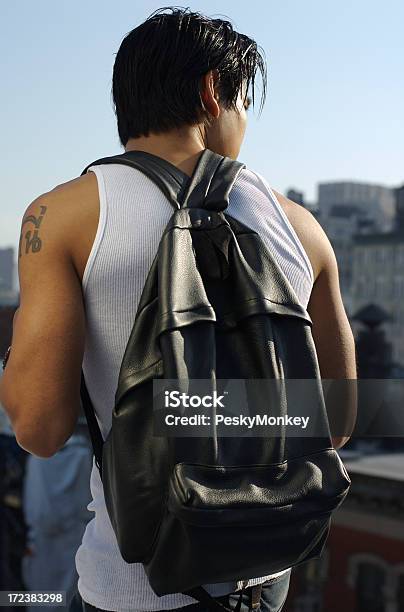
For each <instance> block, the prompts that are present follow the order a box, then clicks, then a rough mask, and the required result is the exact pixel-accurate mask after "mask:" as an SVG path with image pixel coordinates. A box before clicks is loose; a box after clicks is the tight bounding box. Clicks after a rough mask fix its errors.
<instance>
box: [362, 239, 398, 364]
mask: <svg viewBox="0 0 404 612" xmlns="http://www.w3.org/2000/svg"><path fill="white" fill-rule="evenodd" d="M351 281H352V290H351V306H352V310H353V312H356V311H358V310H359V309H360V308H363V307H365V306H367V305H369V304H375V305H377V306H381V307H382V308H383V309H384V310H385V311H386V312H387V313H388V315H390V320H388V321H386V322H385V323H384V328H385V330H386V339H387V340H388V341H389V342H391V344H392V347H393V355H392V358H393V362H396V363H398V364H401V365H404V231H395V232H389V233H374V234H368V235H365V234H362V235H356V236H355V238H354V244H353V249H352V279H351Z"/></svg>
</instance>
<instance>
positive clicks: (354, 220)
mask: <svg viewBox="0 0 404 612" xmlns="http://www.w3.org/2000/svg"><path fill="white" fill-rule="evenodd" d="M318 207H319V211H320V216H319V217H318V220H319V222H320V223H321V225H322V226H323V228H324V230H325V232H326V233H327V236H328V237H329V239H330V242H331V244H332V246H333V249H334V251H335V256H336V258H337V261H338V267H339V277H340V286H341V293H342V297H343V300H344V304H345V308H346V310H347V312H348V315H351V314H352V312H353V310H354V309H355V307H356V303H355V301H354V299H353V294H352V283H353V255H354V242H355V240H354V237H355V236H356V235H358V234H361V235H362V234H363V235H370V234H374V233H383V232H386V233H387V232H388V231H390V230H391V229H392V228H393V226H394V213H395V190H394V189H391V188H389V187H384V186H381V185H369V184H367V183H357V182H352V181H351V182H333V183H320V184H319V186H318Z"/></svg>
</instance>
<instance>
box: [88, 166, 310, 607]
mask: <svg viewBox="0 0 404 612" xmlns="http://www.w3.org/2000/svg"><path fill="white" fill-rule="evenodd" d="M89 170H91V171H92V172H94V173H95V175H96V177H97V181H98V189H99V200H100V215H99V222H98V228H97V233H96V236H95V239H94V243H93V246H92V249H91V252H90V255H89V258H88V261H87V264H86V268H85V271H84V275H83V281H82V287H83V295H84V301H85V309H86V340H85V351H84V359H83V371H84V375H85V379H86V383H87V387H88V391H89V394H90V396H91V399H92V402H93V405H94V409H95V411H96V415H97V419H98V422H99V425H100V429H101V432H102V435H103V438H104V440H105V438H106V437H107V434H108V432H109V430H110V428H111V421H112V409H113V406H114V397H115V391H116V387H117V383H118V374H119V369H120V365H121V361H122V358H123V354H124V351H125V348H126V344H127V342H128V339H129V336H130V333H131V330H132V326H133V322H134V318H135V314H136V309H137V306H138V302H139V300H140V296H141V292H142V289H143V285H144V282H145V280H146V276H147V274H148V271H149V269H150V266H151V263H152V261H153V258H154V256H155V254H156V252H157V248H158V244H159V241H160V238H161V235H162V233H163V230H164V228H165V226H166V224H167V223H168V221H169V219H170V217H171V215H172V212H173V209H172V206H171V204H170V203H169V201H168V200H167V199H166V197H165V196H164V195H163V193H162V192H161V191H160V189H159V188H158V187H157V186H156V185H155V184H154V183H153V182H152V181H151V180H150V179H149V178H148V177H147V176H145V175H144V174H143V173H142V172H140V171H139V170H136V169H134V168H130V167H127V166H123V165H119V164H111V165H107V164H104V165H100V166H92V167H91V168H90V169H89ZM184 176H185V175H184ZM226 213H227V214H229V215H231V216H232V217H234V218H235V219H237V220H238V221H240V222H242V223H244V224H245V225H247V226H248V227H250V228H251V229H254V230H255V231H256V232H258V234H259V235H260V236H261V237H262V239H263V240H264V241H265V242H266V244H267V245H268V247H269V248H270V249H271V251H272V253H273V255H274V257H275V258H276V260H277V261H278V263H279V265H280V266H281V268H282V269H283V271H284V273H285V275H286V276H287V278H288V279H289V281H290V283H291V285H292V287H293V289H294V290H295V293H296V295H297V297H298V299H299V301H300V302H301V304H302V305H303V306H304V307H306V306H307V304H308V301H309V297H310V293H311V290H312V286H313V271H312V267H311V264H310V261H309V259H308V257H307V254H306V252H305V251H304V249H303V246H302V244H301V243H300V241H299V239H298V237H297V235H296V232H295V231H294V229H293V227H292V225H291V224H290V222H289V220H288V218H287V216H286V214H285V212H284V210H283V208H282V207H281V205H280V204H279V202H278V201H277V199H276V197H275V194H274V193H273V191H272V190H271V188H270V187H269V185H268V184H267V182H266V181H265V179H264V178H263V177H262V176H261V175H259V174H257V173H256V172H253V171H251V170H249V169H247V168H245V169H243V170H242V171H241V172H240V174H239V176H238V178H237V180H236V182H235V184H234V186H233V188H232V190H231V192H230V196H229V206H228V208H227V210H226ZM90 488H91V494H92V498H93V499H92V501H91V502H90V504H89V505H88V510H90V511H92V512H94V513H95V515H94V518H93V519H92V520H91V521H90V522H89V523H88V524H87V527H86V530H85V533H84V536H83V540H82V544H81V545H80V547H79V549H78V551H77V553H76V567H77V571H78V574H79V581H78V589H79V592H80V594H81V596H82V598H83V599H84V600H85V601H87V602H88V603H90V604H92V605H93V606H96V607H98V608H101V609H104V610H115V611H117V612H136V611H139V612H140V611H149V612H150V611H153V610H169V609H174V608H179V607H182V606H187V605H189V604H191V603H195V600H194V599H193V598H191V597H188V596H187V595H182V594H173V595H165V596H163V597H157V596H156V595H155V593H154V592H153V590H152V589H151V587H150V586H149V583H148V580H147V576H146V574H145V571H144V569H143V566H142V565H141V564H139V563H134V564H129V563H126V562H125V561H124V560H123V559H122V556H121V554H120V552H119V548H118V544H117V541H116V537H115V534H114V531H113V529H112V525H111V523H110V520H109V516H108V513H107V510H106V506H105V500H104V495H103V488H102V483H101V479H100V475H99V472H98V469H97V467H96V465H95V463H93V468H92V472H91V479H90ZM280 573H283V572H280ZM272 576H275V574H272ZM267 578H268V577H265V579H267ZM263 581H264V579H259V578H258V579H255V580H252V581H251V582H250V584H254V583H257V582H263ZM224 586H225V588H224V590H222V591H220V589H219V590H217V589H216V590H211V591H210V592H211V593H212V594H214V595H220V594H223V592H224V593H226V592H227V593H228V592H230V591H231V590H235V588H238V587H240V586H241V583H234V585H230V588H229V584H226V585H224Z"/></svg>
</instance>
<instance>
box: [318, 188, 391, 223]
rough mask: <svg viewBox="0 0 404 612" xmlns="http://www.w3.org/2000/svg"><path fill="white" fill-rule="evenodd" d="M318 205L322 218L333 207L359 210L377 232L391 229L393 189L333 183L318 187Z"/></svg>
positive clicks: (329, 212)
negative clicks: (369, 220)
mask: <svg viewBox="0 0 404 612" xmlns="http://www.w3.org/2000/svg"><path fill="white" fill-rule="evenodd" d="M318 205H319V208H320V209H321V212H322V214H323V215H324V217H327V216H328V215H329V214H331V209H332V207H333V206H336V205H338V206H340V205H343V206H349V207H355V208H357V209H359V210H360V211H361V213H362V216H363V218H369V219H371V220H372V221H374V222H375V224H376V227H377V228H378V230H379V231H389V230H391V229H392V224H393V219H394V214H395V194H394V189H391V188H390V187H385V186H384V185H373V184H369V183H362V182H357V181H334V182H329V183H320V184H319V186H318Z"/></svg>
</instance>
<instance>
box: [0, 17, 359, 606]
mask: <svg viewBox="0 0 404 612" xmlns="http://www.w3.org/2000/svg"><path fill="white" fill-rule="evenodd" d="M164 10H165V9H164ZM170 10H171V12H170V13H163V12H161V10H159V11H156V12H155V13H154V14H152V15H151V16H150V17H149V18H148V19H147V20H146V21H145V22H144V23H143V24H141V25H140V26H138V27H137V28H135V29H134V30H133V31H132V32H130V33H129V34H128V35H127V36H126V37H125V39H124V40H123V42H122V44H121V47H120V49H119V51H118V54H117V56H116V60H115V65H114V74H113V96H114V103H115V110H116V115H117V121H118V132H119V136H120V140H121V143H122V145H123V146H124V148H125V150H126V151H130V150H141V151H145V152H146V153H149V154H151V155H156V156H158V157H160V158H163V159H165V160H166V161H167V162H169V163H170V164H171V165H172V169H173V172H175V173H176V174H177V176H178V177H179V178H180V179H181V178H182V179H183V180H185V179H186V178H187V177H188V176H190V175H191V174H192V171H193V169H194V167H195V165H196V163H197V161H198V158H199V155H200V154H201V152H202V151H203V150H204V149H205V148H209V149H211V150H213V151H215V152H216V153H218V154H220V155H224V156H228V157H230V158H232V159H236V158H237V156H238V154H239V151H240V147H241V144H242V141H243V138H244V134H245V129H246V121H247V115H246V110H247V108H248V104H249V99H248V97H247V92H248V90H249V87H250V85H251V84H252V85H253V86H254V77H255V73H256V70H257V69H258V68H259V69H260V71H261V75H262V77H263V82H264V90H263V97H265V88H266V69H265V63H264V60H263V59H262V56H261V55H260V53H259V52H258V49H257V45H256V43H255V42H254V41H253V40H251V39H250V38H248V37H247V36H245V35H242V34H239V33H237V32H235V31H234V30H233V28H232V26H231V24H230V23H229V22H227V21H223V20H220V19H214V20H212V19H209V18H207V17H205V16H203V15H201V14H199V13H192V12H190V11H189V10H188V9H170ZM253 99H254V98H253ZM103 154H104V152H103ZM226 212H227V214H230V215H233V216H234V217H235V218H237V219H239V220H240V221H242V222H244V223H245V224H246V225H248V226H250V227H253V228H255V229H256V231H258V232H259V233H260V234H261V236H262V238H263V240H265V241H266V242H267V244H270V245H271V248H272V250H273V251H274V254H275V255H276V257H277V259H278V262H279V264H280V266H281V267H283V269H284V271H285V274H286V275H287V276H288V278H289V280H290V282H291V284H292V286H293V288H294V289H295V291H296V294H297V295H298V297H299V299H300V300H301V303H302V304H303V305H304V306H305V307H308V310H309V313H310V315H311V316H312V319H313V334H314V339H315V343H316V347H317V350H318V356H319V360H320V365H321V373H322V376H323V377H324V378H355V357H354V342H353V337H352V332H351V329H350V326H349V323H348V321H347V317H346V314H345V310H344V307H343V304H342V301H341V296H340V290H339V284H338V271H337V264H336V260H335V256H334V253H333V251H332V248H331V246H330V243H329V241H328V239H327V238H326V236H325V234H324V232H323V231H322V229H321V227H320V226H319V225H318V223H317V222H316V221H315V219H314V218H313V217H312V215H311V214H310V213H309V212H307V211H306V210H305V209H304V208H303V207H301V206H298V205H296V204H294V203H293V202H291V201H289V200H288V199H286V198H285V197H284V196H282V195H281V194H277V193H275V192H274V191H273V190H271V188H270V187H269V185H268V184H267V183H266V181H265V179H264V178H263V177H261V176H260V175H258V174H257V173H255V172H253V171H251V170H249V169H245V170H243V171H242V172H241V173H240V179H238V180H237V182H236V184H235V185H234V188H233V189H232V191H231V194H230V203H229V208H228V209H227V211H226ZM171 213H172V210H171V206H170V204H169V203H168V201H167V200H166V198H165V197H164V195H163V194H162V193H161V192H160V191H159V189H158V188H157V187H156V186H155V185H154V184H153V183H152V182H151V181H150V180H149V179H148V178H147V177H146V176H144V175H143V174H142V173H141V172H139V171H137V170H134V169H133V168H128V167H125V166H119V165H117V164H114V165H110V166H106V165H104V166H93V167H92V168H91V169H90V171H89V172H88V173H87V174H86V175H85V176H82V177H80V178H76V179H74V180H72V181H69V182H68V183H65V184H63V185H59V186H57V187H56V188H55V189H53V190H52V191H50V192H49V193H46V194H44V195H42V196H40V197H39V198H38V199H37V200H35V201H34V202H33V203H32V204H31V205H30V206H29V207H28V208H27V210H26V212H25V215H24V217H23V220H22V232H21V239H20V258H19V276H20V286H21V305H20V308H19V311H18V315H17V317H16V319H15V322H14V334H13V344H12V350H11V354H10V358H9V362H8V365H7V368H6V371H5V375H4V377H3V382H2V386H1V399H2V401H3V403H4V405H5V407H6V409H7V411H8V413H9V415H10V418H11V420H12V423H13V427H14V429H15V432H16V435H17V439H18V441H19V443H20V444H21V446H23V447H24V448H25V449H27V450H28V451H29V452H31V453H33V454H37V455H39V456H42V457H50V456H52V455H53V454H54V453H55V452H57V450H58V449H59V448H61V446H62V445H63V444H64V442H65V441H66V439H67V438H68V437H69V436H70V435H71V433H72V431H73V429H74V426H75V422H76V419H77V414H78V411H79V405H80V372H81V367H82V365H83V370H84V374H85V377H86V382H87V387H88V389H89V393H90V396H91V398H92V401H93V404H94V407H95V410H96V412H97V418H98V420H99V423H100V427H101V431H102V434H103V437H104V439H105V438H106V436H107V434H108V431H109V429H110V426H111V416H112V408H113V403H114V392H115V390H116V384H117V380H118V372H119V366H120V364H121V360H122V357H123V352H124V350H125V347H126V343H127V340H128V338H129V334H130V331H131V328H132V325H133V320H134V316H135V314H136V308H137V304H138V302H139V299H140V295H141V291H142V288H143V284H144V281H145V279H146V276H147V273H148V270H149V268H150V265H151V262H152V260H153V257H154V255H155V253H156V250H157V247H158V243H159V240H160V237H161V234H162V232H163V230H164V227H165V225H166V224H167V222H168V220H169V218H170V216H171ZM345 441H346V439H345V438H339V439H334V440H333V442H334V444H335V446H336V447H339V446H342V445H343V444H344V442H345ZM91 492H92V496H93V501H92V502H91V504H90V505H89V507H88V508H89V510H93V511H94V512H95V518H94V519H93V520H92V521H90V523H89V524H88V525H87V528H86V532H85V534H84V537H83V542H82V545H81V547H80V548H79V550H78V552H77V555H76V565H77V569H78V573H79V583H78V588H79V593H80V596H81V597H82V599H83V602H84V603H83V606H84V609H85V610H94V609H101V610H119V611H120V612H129V611H130V610H131V611H134V610H143V611H145V610H148V611H151V610H173V609H180V608H184V607H185V606H187V607H188V609H189V610H194V609H195V610H205V609H206V608H205V607H204V606H203V605H201V604H196V603H195V600H194V599H192V598H190V597H188V596H185V595H181V594H173V595H166V596H164V597H161V598H159V597H157V596H156V595H155V594H154V593H153V591H152V590H151V588H150V586H149V585H148V581H147V577H146V575H145V573H144V570H143V567H142V566H141V565H140V564H127V563H125V562H124V561H123V560H122V558H121V556H120V554H119V550H118V547H117V543H116V539H115V537H114V533H113V531H112V527H111V524H110V522H109V519H108V515H107V512H106V508H105V500H104V497H103V490H102V483H101V480H100V478H99V474H98V472H97V468H96V466H95V465H94V466H93V471H92V475H91ZM138 528H141V526H138ZM173 563H175V560H173ZM289 578H290V571H289V570H285V571H284V572H280V573H279V574H276V575H272V576H266V577H262V578H261V579H259V580H260V581H261V583H263V584H264V587H263V590H262V598H261V607H260V610H262V611H263V610H266V611H268V612H275V611H278V610H280V609H281V608H282V607H283V604H284V602H285V600H286V596H287V591H288V584H289ZM259 580H258V582H259ZM239 586H240V585H239V584H236V583H235V584H225V585H216V587H212V588H211V593H212V594H213V595H214V596H216V597H218V598H221V599H220V600H221V601H223V602H224V603H226V604H227V605H230V606H232V608H233V607H234V606H235V605H236V601H237V598H238V596H237V593H234V591H235V590H236V589H237V588H238V587H239ZM223 598H224V599H223ZM247 603H248V602H247V601H245V602H243V607H242V610H247V609H248V605H247Z"/></svg>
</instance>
